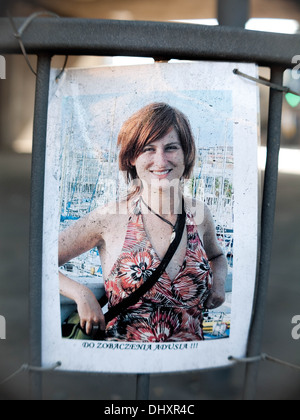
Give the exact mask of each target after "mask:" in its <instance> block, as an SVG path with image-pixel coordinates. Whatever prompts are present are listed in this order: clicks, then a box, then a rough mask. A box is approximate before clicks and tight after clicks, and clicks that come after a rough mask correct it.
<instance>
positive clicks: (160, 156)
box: [154, 150, 168, 168]
mask: <svg viewBox="0 0 300 420" xmlns="http://www.w3.org/2000/svg"><path fill="white" fill-rule="evenodd" d="M154 161H155V165H156V166H157V168H164V167H165V166H166V165H167V161H168V160H167V155H166V153H165V151H164V150H157V151H156V153H155V156H154Z"/></svg>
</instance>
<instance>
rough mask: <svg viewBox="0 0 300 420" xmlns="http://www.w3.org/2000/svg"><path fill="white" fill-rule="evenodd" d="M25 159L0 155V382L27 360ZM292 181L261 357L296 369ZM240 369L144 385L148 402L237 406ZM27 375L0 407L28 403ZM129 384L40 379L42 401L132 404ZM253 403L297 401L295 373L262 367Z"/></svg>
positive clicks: (6, 391)
mask: <svg viewBox="0 0 300 420" xmlns="http://www.w3.org/2000/svg"><path fill="white" fill-rule="evenodd" d="M29 192H30V157H29V156H18V155H0V220H1V222H0V314H1V315H3V316H5V317H6V321H7V339H6V340H1V341H0V382H1V380H2V379H4V378H6V377H7V376H8V375H10V374H11V373H12V372H14V371H16V370H17V369H18V368H19V367H20V366H21V365H22V364H23V363H27V362H28V360H29V323H28V292H29V291H28V241H29V239H28V238H29V206H30V203H29V198H30V196H29ZM299 215H300V177H299V176H298V177H297V176H291V175H289V176H288V175H280V180H279V188H278V205H277V217H276V227H275V236H274V250H273V258H272V266H271V278H270V291H269V297H268V302H267V308H266V322H265V333H264V339H263V351H264V352H266V353H269V354H271V355H273V356H275V357H278V358H280V359H284V360H287V361H290V362H292V363H296V364H299V365H300V351H299V350H300V340H298V341H295V340H293V339H292V336H291V330H292V324H291V319H292V317H293V316H294V315H300V275H299V273H300V258H299V255H300V220H299V219H300V217H299ZM243 374H244V367H243V366H237V367H234V368H230V369H219V370H215V371H210V372H201V373H189V374H178V375H157V376H152V377H151V382H150V398H151V399H156V400H166V399H172V400H193V399H196V400H215V399H239V398H241V387H242V384H243ZM28 382H29V381H28V375H27V373H22V374H20V375H18V376H16V377H15V378H14V379H12V380H11V381H10V382H9V383H7V384H6V385H5V386H4V387H2V388H1V387H0V400H1V399H2V400H4V399H11V400H12V399H28V398H29V391H28V385H29V384H28ZM135 383H136V378H135V376H122V375H114V376H109V375H77V374H58V373H55V374H54V373H51V374H45V375H44V381H43V395H44V398H45V399H50V400H53V399H54V400H56V399H58V400H59V399H79V400H87V399H98V400H122V399H123V400H125V399H134V398H135ZM257 398H258V399H271V400H279V399H285V400H288V399H296V400H299V399H300V373H299V371H298V372H296V371H294V370H292V369H289V368H286V367H282V366H279V365H275V364H273V363H269V362H264V363H262V364H261V369H260V374H259V379H258V390H257Z"/></svg>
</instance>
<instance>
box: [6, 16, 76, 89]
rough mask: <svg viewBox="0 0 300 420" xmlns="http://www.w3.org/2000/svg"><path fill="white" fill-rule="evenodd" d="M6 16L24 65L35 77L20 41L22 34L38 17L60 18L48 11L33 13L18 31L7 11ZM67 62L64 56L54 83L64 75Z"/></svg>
mask: <svg viewBox="0 0 300 420" xmlns="http://www.w3.org/2000/svg"><path fill="white" fill-rule="evenodd" d="M7 16H8V18H9V21H10V23H11V26H12V28H13V30H14V37H15V38H16V39H17V41H18V42H19V45H20V48H21V51H22V54H23V55H24V58H25V60H26V63H27V65H28V67H29V68H30V70H31V71H32V73H33V74H34V75H35V76H37V72H36V71H35V70H34V68H33V67H32V65H31V63H30V61H29V57H28V54H27V51H26V48H25V45H24V42H23V39H22V35H23V33H24V32H25V30H26V29H27V28H28V26H29V25H30V23H31V22H32V21H33V20H34V19H36V18H37V17H40V16H52V17H56V18H59V17H60V16H59V15H57V14H56V13H52V12H48V11H44V12H35V13H33V14H32V15H30V16H29V17H28V18H27V19H26V20H25V22H24V23H23V24H22V26H21V27H20V28H19V29H18V28H17V27H16V24H15V22H14V20H13V18H12V16H11V14H10V13H9V11H7ZM67 62H68V56H66V58H65V61H64V64H63V67H62V70H61V72H60V73H59V74H58V75H57V76H56V81H58V80H59V79H60V78H61V76H62V74H63V73H64V71H65V69H66V66H67Z"/></svg>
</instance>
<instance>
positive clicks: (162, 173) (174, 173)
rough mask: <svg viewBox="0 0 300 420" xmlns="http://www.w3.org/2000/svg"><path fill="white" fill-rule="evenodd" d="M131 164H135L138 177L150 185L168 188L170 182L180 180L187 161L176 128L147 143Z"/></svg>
mask: <svg viewBox="0 0 300 420" xmlns="http://www.w3.org/2000/svg"><path fill="white" fill-rule="evenodd" d="M131 164H132V165H133V166H135V168H136V171H137V175H138V177H139V178H140V179H141V180H142V181H143V182H146V183H147V184H148V185H151V184H153V186H160V187H162V188H164V187H166V188H167V187H168V186H169V185H170V182H172V181H174V180H179V179H180V178H181V177H182V175H183V173H184V170H185V162H184V154H183V150H182V146H181V143H180V140H179V137H178V134H177V133H176V131H175V130H174V128H171V129H170V130H169V131H168V133H167V134H166V135H165V136H163V137H161V138H160V139H158V140H155V141H153V142H152V143H149V144H147V145H146V146H145V147H144V149H143V151H142V153H141V154H140V155H139V156H138V158H137V159H136V160H135V161H133V162H131Z"/></svg>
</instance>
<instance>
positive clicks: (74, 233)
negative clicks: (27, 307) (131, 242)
mask: <svg viewBox="0 0 300 420" xmlns="http://www.w3.org/2000/svg"><path fill="white" fill-rule="evenodd" d="M102 235H103V219H102V218H101V217H99V212H97V211H94V212H92V213H90V214H89V215H88V216H86V217H83V218H82V219H79V220H78V221H77V222H75V223H74V224H73V225H72V226H70V227H69V228H68V229H66V230H64V231H62V232H61V234H60V236H59V252H58V264H59V266H61V265H63V264H65V263H66V262H68V261H70V260H71V259H73V258H75V257H76V256H78V255H81V254H83V253H85V252H87V251H89V250H90V249H92V248H94V247H96V246H97V247H99V246H101V242H102V240H103V236H102ZM59 283H60V293H61V294H62V295H63V296H66V297H68V298H70V299H72V300H74V301H75V302H76V304H77V310H78V314H79V317H80V325H81V327H82V328H83V329H84V328H85V330H86V333H87V334H91V333H92V329H93V326H95V327H96V326H98V327H100V328H101V330H104V329H105V320H104V315H103V312H102V310H101V307H100V305H99V303H98V301H97V299H96V297H95V295H94V294H93V293H92V292H91V290H90V289H89V288H87V287H86V286H84V285H82V284H80V283H77V282H76V281H74V280H72V279H70V278H68V277H66V276H65V275H63V274H62V273H59Z"/></svg>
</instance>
